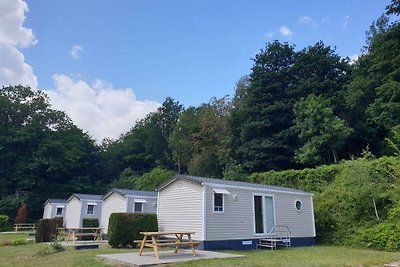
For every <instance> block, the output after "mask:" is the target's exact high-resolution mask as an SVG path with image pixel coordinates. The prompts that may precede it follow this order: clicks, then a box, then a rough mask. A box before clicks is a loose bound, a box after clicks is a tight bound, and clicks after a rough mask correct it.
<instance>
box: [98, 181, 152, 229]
mask: <svg viewBox="0 0 400 267" xmlns="http://www.w3.org/2000/svg"><path fill="white" fill-rule="evenodd" d="M102 200H103V203H102V213H101V222H100V227H101V228H102V229H103V233H105V234H106V233H107V231H108V221H109V219H110V215H111V213H116V212H147V213H156V211H157V192H155V191H138V190H130V189H118V188H114V189H112V190H111V191H110V192H108V193H107V194H106V195H104V197H103V198H102Z"/></svg>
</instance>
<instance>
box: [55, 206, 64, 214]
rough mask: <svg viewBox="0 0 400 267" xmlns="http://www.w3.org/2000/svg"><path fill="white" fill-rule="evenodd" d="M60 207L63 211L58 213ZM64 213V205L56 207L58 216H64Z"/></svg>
mask: <svg viewBox="0 0 400 267" xmlns="http://www.w3.org/2000/svg"><path fill="white" fill-rule="evenodd" d="M58 209H61V212H60V213H58ZM63 213H64V207H56V216H62V215H63Z"/></svg>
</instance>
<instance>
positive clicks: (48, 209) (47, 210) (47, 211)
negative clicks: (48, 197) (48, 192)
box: [43, 203, 52, 219]
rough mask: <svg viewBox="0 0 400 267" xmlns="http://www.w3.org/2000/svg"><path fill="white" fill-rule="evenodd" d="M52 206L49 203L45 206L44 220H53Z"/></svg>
mask: <svg viewBox="0 0 400 267" xmlns="http://www.w3.org/2000/svg"><path fill="white" fill-rule="evenodd" d="M51 206H52V205H51V204H50V203H47V204H46V205H45V206H44V211H43V219H50V218H51Z"/></svg>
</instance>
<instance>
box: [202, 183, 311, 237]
mask: <svg viewBox="0 0 400 267" xmlns="http://www.w3.org/2000/svg"><path fill="white" fill-rule="evenodd" d="M215 188H217V187H215ZM226 189H227V190H228V191H229V192H230V193H231V194H230V195H224V212H223V213H216V212H213V194H214V192H213V188H211V187H207V188H206V200H207V201H206V240H209V241H211V240H228V239H247V238H248V239H250V238H259V237H260V236H259V235H255V234H254V215H253V194H264V195H272V196H273V197H274V204H275V224H286V225H288V226H289V228H290V229H291V231H292V236H293V237H311V236H314V222H313V216H312V206H311V205H312V200H311V199H312V198H311V196H303V195H293V194H286V193H275V192H267V191H257V190H247V189H236V188H235V189H234V188H226ZM233 195H237V200H234V199H233ZM297 199H300V200H301V201H302V203H303V210H302V211H301V212H298V211H297V210H296V209H295V206H294V203H295V201H296V200H297Z"/></svg>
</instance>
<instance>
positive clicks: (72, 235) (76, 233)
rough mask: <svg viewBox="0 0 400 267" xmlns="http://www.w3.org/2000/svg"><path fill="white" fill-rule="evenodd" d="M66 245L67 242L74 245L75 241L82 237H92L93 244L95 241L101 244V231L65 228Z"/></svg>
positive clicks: (89, 228) (98, 229)
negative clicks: (66, 233)
mask: <svg viewBox="0 0 400 267" xmlns="http://www.w3.org/2000/svg"><path fill="white" fill-rule="evenodd" d="M66 230H67V232H68V235H67V243H68V241H69V240H72V242H73V243H74V244H75V241H76V240H77V239H78V237H82V236H92V237H93V242H94V241H96V240H100V241H101V242H103V231H102V229H101V228H99V227H78V228H67V229H66Z"/></svg>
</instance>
